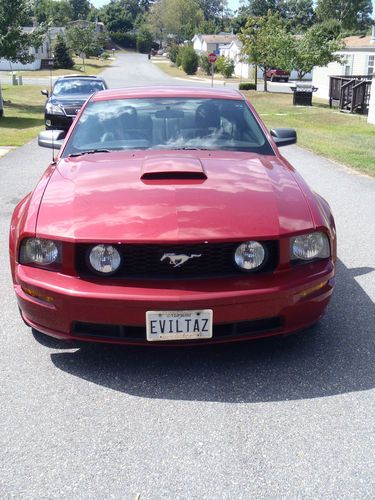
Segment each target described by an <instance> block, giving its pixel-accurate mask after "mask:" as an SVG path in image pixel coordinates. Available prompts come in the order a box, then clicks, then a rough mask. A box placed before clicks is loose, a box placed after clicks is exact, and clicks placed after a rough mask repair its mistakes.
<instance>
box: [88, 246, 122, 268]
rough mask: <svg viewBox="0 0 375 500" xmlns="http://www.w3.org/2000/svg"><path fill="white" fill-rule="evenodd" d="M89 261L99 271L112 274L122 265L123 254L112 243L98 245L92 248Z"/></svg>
mask: <svg viewBox="0 0 375 500" xmlns="http://www.w3.org/2000/svg"><path fill="white" fill-rule="evenodd" d="M89 261H90V264H91V266H92V268H93V269H95V271H97V272H98V273H102V274H112V273H114V272H115V271H117V269H118V268H119V267H120V264H121V256H120V254H119V252H118V250H117V249H116V248H115V247H113V246H112V245H96V246H95V247H93V248H92V249H91V250H90V253H89Z"/></svg>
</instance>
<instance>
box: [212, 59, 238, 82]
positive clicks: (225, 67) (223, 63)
mask: <svg viewBox="0 0 375 500" xmlns="http://www.w3.org/2000/svg"><path fill="white" fill-rule="evenodd" d="M216 67H217V70H218V72H219V73H220V74H222V75H223V76H224V78H230V77H231V76H232V74H233V71H234V62H233V61H231V60H230V59H228V58H227V57H224V56H220V57H219V58H218V60H217V61H216Z"/></svg>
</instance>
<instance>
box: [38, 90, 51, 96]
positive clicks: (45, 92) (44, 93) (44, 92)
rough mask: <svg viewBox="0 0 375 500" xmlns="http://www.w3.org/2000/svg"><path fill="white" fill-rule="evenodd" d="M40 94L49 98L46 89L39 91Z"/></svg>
mask: <svg viewBox="0 0 375 500" xmlns="http://www.w3.org/2000/svg"><path fill="white" fill-rule="evenodd" d="M40 93H41V94H42V95H45V96H46V97H49V92H48V90H47V89H43V90H41V91H40Z"/></svg>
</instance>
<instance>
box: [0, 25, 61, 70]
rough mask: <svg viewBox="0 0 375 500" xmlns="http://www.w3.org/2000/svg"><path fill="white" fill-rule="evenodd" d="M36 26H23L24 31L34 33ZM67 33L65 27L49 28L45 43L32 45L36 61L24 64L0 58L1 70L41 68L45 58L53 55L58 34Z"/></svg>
mask: <svg viewBox="0 0 375 500" xmlns="http://www.w3.org/2000/svg"><path fill="white" fill-rule="evenodd" d="M35 29H36V28H35V27H25V28H22V31H23V32H24V33H32V32H33V31H34V30H35ZM59 33H61V34H62V35H63V34H64V33H65V28H63V27H54V28H49V29H48V31H47V32H46V35H45V37H44V40H43V43H42V45H41V46H40V47H39V48H35V47H31V48H30V54H32V55H33V56H34V58H35V59H34V61H33V62H31V63H28V64H22V63H19V62H16V63H13V62H10V61H8V60H7V59H0V70H1V71H14V70H37V69H40V66H41V64H42V60H43V59H48V58H49V57H51V51H52V47H53V44H54V42H55V39H56V37H57V35H58V34H59Z"/></svg>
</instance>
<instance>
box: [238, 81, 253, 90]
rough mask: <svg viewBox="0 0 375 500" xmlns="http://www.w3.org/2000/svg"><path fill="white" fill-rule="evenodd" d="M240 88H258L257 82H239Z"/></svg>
mask: <svg viewBox="0 0 375 500" xmlns="http://www.w3.org/2000/svg"><path fill="white" fill-rule="evenodd" d="M238 88H239V89H240V90H256V86H255V83H250V82H243V83H240V84H239V87H238Z"/></svg>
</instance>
